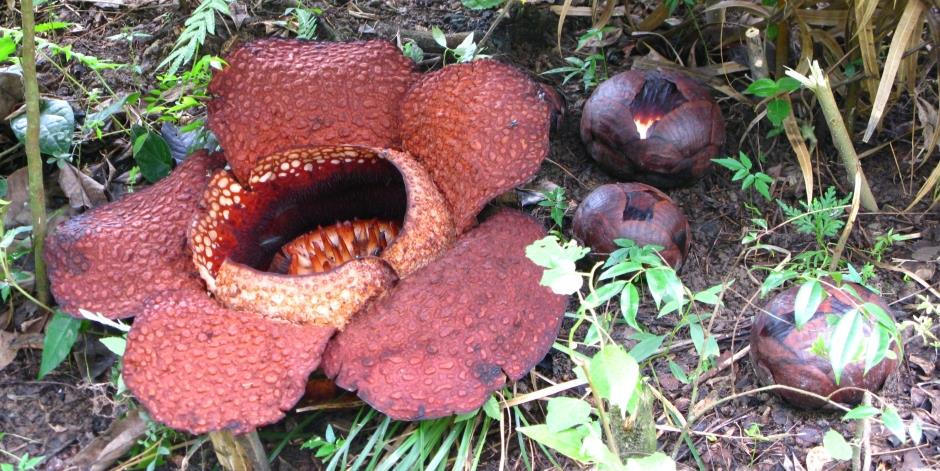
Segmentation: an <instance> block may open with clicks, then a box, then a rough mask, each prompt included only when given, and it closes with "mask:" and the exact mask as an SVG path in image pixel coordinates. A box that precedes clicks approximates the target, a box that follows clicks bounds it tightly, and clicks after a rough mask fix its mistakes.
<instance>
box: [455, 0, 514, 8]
mask: <svg viewBox="0 0 940 471" xmlns="http://www.w3.org/2000/svg"><path fill="white" fill-rule="evenodd" d="M462 3H463V6H465V7H467V8H469V9H471V10H485V9H487V8H494V7H497V6H499V5H502V4H503V3H505V0H462Z"/></svg>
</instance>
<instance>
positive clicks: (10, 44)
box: [0, 36, 16, 62]
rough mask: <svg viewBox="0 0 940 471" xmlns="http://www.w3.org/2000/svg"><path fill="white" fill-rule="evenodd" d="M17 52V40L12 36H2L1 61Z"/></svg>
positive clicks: (0, 40)
mask: <svg viewBox="0 0 940 471" xmlns="http://www.w3.org/2000/svg"><path fill="white" fill-rule="evenodd" d="M14 52H16V42H15V41H13V38H12V37H10V36H4V37H2V38H0V62H3V61H5V60H7V58H8V57H10V55H11V54H13V53H14Z"/></svg>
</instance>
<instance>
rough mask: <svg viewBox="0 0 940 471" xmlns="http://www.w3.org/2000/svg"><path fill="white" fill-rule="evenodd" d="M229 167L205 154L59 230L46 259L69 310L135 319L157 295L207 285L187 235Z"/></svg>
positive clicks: (64, 307) (52, 281)
mask: <svg viewBox="0 0 940 471" xmlns="http://www.w3.org/2000/svg"><path fill="white" fill-rule="evenodd" d="M223 164H224V161H223V160H222V158H221V155H218V154H215V155H210V154H208V153H206V152H205V151H201V152H197V153H195V154H193V155H191V156H189V158H187V159H186V161H185V162H183V163H182V164H180V166H179V167H177V168H176V170H174V171H173V172H172V173H171V174H170V176H168V177H167V178H164V179H163V180H161V181H160V182H158V183H156V184H154V185H153V186H150V187H148V188H145V189H143V190H140V191H137V192H136V193H133V194H130V195H127V196H125V197H124V198H122V199H120V200H118V201H116V202H114V203H111V204H108V205H105V206H101V207H98V208H96V209H93V210H91V211H88V212H86V213H84V214H82V215H80V216H76V217H74V218H72V219H69V220H68V221H66V222H64V223H62V224H61V225H60V226H58V227H57V228H56V229H55V230H54V231H53V232H52V233H51V234H50V235H49V236H48V237H47V238H46V255H45V257H46V264H47V265H48V267H49V281H50V284H51V287H52V294H53V295H54V296H55V299H56V301H57V302H58V303H59V305H60V306H61V307H62V310H64V311H65V312H68V313H69V314H72V315H74V316H78V310H79V309H86V310H89V311H92V312H97V313H100V314H102V315H104V316H106V317H108V318H112V319H116V318H124V317H133V316H135V315H137V314H139V313H140V312H141V311H142V310H143V309H144V307H145V306H146V302H147V301H148V300H149V299H150V298H151V297H152V296H153V295H154V294H155V293H159V292H162V291H165V290H174V289H184V288H188V287H198V286H200V282H199V279H198V277H197V276H196V274H195V273H196V270H195V267H193V263H192V257H191V255H190V251H189V248H188V247H187V246H186V231H187V229H188V228H189V224H190V221H191V220H192V217H193V213H195V210H196V205H197V203H198V201H199V200H200V198H201V197H202V192H203V190H204V189H205V188H206V184H207V182H208V180H209V173H210V172H211V171H212V170H213V169H216V168H219V167H221V166H222V165H223Z"/></svg>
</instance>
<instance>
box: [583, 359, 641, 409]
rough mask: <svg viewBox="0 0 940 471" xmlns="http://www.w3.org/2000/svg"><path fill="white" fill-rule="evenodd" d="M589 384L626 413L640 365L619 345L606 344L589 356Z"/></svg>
mask: <svg viewBox="0 0 940 471" xmlns="http://www.w3.org/2000/svg"><path fill="white" fill-rule="evenodd" d="M590 375H591V384H592V385H593V386H594V387H595V388H596V389H597V393H598V394H599V395H600V396H601V397H602V398H604V399H607V400H608V401H610V403H611V405H614V406H617V407H619V408H620V412H621V414H626V410H627V403H628V402H629V401H630V397H632V396H633V391H634V390H635V389H636V386H637V382H638V381H639V379H640V367H639V365H638V364H637V362H636V360H634V359H633V357H631V356H630V355H629V354H628V353H627V352H626V351H625V350H624V349H623V347H622V346H620V345H606V346H605V347H604V348H603V349H601V351H599V352H597V354H595V355H594V357H593V358H591V366H590Z"/></svg>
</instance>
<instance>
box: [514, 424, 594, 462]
mask: <svg viewBox="0 0 940 471" xmlns="http://www.w3.org/2000/svg"><path fill="white" fill-rule="evenodd" d="M516 430H518V431H519V432H521V433H522V434H523V435H525V436H527V437H529V438H531V439H533V440H535V441H536V442H538V443H541V444H542V445H545V446H547V447H549V448H552V449H554V450H555V451H557V452H559V453H561V454H563V455H565V456H567V457H569V458H572V459H575V460H580V461H587V460H588V459H589V457H588V456H587V455H586V454H584V453H582V452H581V442H582V441H584V437H586V436H587V435H588V434H589V433H590V429H588V427H585V426H582V427H577V428H573V429H568V430H565V431H562V432H553V431H551V429H549V428H548V425H545V424H537V425H530V426H528V427H519V428H517V429H516Z"/></svg>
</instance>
